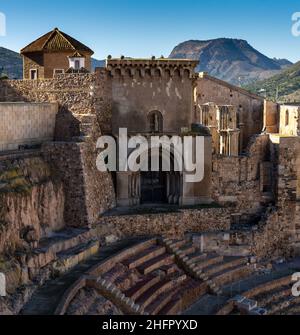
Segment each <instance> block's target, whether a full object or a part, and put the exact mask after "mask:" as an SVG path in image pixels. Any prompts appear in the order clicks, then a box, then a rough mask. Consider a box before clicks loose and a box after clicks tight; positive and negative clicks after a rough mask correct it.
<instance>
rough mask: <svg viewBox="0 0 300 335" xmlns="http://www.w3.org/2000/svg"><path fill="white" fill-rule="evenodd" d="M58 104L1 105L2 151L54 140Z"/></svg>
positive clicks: (0, 133) (0, 148)
mask: <svg viewBox="0 0 300 335" xmlns="http://www.w3.org/2000/svg"><path fill="white" fill-rule="evenodd" d="M56 114H57V104H54V103H53V104H49V103H0V151H3V150H16V149H18V148H19V146H20V145H24V144H38V143H42V142H45V141H52V140H53V138H54V130H55V120H56Z"/></svg>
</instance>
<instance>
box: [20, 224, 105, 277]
mask: <svg viewBox="0 0 300 335" xmlns="http://www.w3.org/2000/svg"><path fill="white" fill-rule="evenodd" d="M98 250H99V242H98V241H97V233H96V230H94V229H88V228H82V229H80V228H77V229H76V228H75V229H64V230H62V231H60V232H57V233H53V234H52V235H51V237H49V238H45V239H42V240H41V241H40V243H39V244H38V246H37V248H36V249H34V250H32V252H30V253H29V254H24V253H23V254H22V253H19V254H18V258H19V260H20V262H21V264H23V265H24V266H26V267H27V268H28V274H29V277H30V279H31V280H34V278H35V277H36V276H37V275H38V273H39V272H40V271H41V269H43V268H45V267H47V266H50V267H51V270H52V271H54V272H57V273H58V274H62V273H64V272H67V271H69V270H71V269H72V268H73V267H75V266H76V265H77V264H79V263H80V262H82V261H84V260H86V259H88V258H89V257H91V256H92V255H94V254H95V253H96V252H98Z"/></svg>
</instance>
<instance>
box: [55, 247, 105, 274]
mask: <svg viewBox="0 0 300 335" xmlns="http://www.w3.org/2000/svg"><path fill="white" fill-rule="evenodd" d="M99 248H100V243H99V241H89V242H87V243H82V244H80V245H78V246H76V247H74V248H71V249H69V250H66V251H62V252H61V253H59V254H57V257H58V260H57V261H55V262H54V264H53V268H54V270H55V271H57V272H58V273H59V274H63V273H66V272H68V271H70V270H71V269H72V268H74V267H75V266H76V265H78V264H79V263H81V262H83V261H85V260H87V259H88V258H90V257H92V256H93V255H95V254H96V253H97V252H98V251H99Z"/></svg>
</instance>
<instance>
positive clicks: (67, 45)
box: [21, 28, 94, 55]
mask: <svg viewBox="0 0 300 335" xmlns="http://www.w3.org/2000/svg"><path fill="white" fill-rule="evenodd" d="M70 50H71V51H74V52H87V53H89V54H91V55H92V54H93V53H94V52H93V51H92V50H91V49H90V48H88V47H87V46H85V45H84V44H82V43H81V42H79V41H77V40H76V39H74V38H73V37H71V36H69V35H67V34H66V33H64V32H62V31H60V30H59V29H58V28H55V29H54V30H52V31H50V32H49V33H47V34H45V35H43V36H42V37H40V38H38V39H37V40H35V41H34V42H32V43H30V44H29V45H27V46H26V47H25V48H23V49H22V50H21V54H25V53H31V52H43V51H49V52H52V51H70Z"/></svg>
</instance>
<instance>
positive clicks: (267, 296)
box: [217, 275, 300, 315]
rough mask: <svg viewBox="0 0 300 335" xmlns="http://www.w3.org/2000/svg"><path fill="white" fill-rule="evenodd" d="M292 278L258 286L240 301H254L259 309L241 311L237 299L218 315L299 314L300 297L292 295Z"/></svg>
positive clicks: (288, 277)
mask: <svg viewBox="0 0 300 335" xmlns="http://www.w3.org/2000/svg"><path fill="white" fill-rule="evenodd" d="M292 285H293V283H292V276H291V275H288V276H284V277H281V278H279V279H276V280H271V281H268V282H265V283H263V284H261V285H258V286H256V287H254V288H252V289H251V290H248V291H247V292H244V293H243V294H242V295H241V296H240V297H239V298H238V299H246V300H248V301H253V302H254V303H255V304H256V305H257V308H255V309H253V310H252V309H251V308H250V309H249V310H241V309H240V308H239V304H238V302H237V300H236V299H235V298H233V299H231V300H230V301H229V302H228V303H227V304H226V305H225V306H223V307H222V309H220V310H219V312H218V313H217V314H219V315H224V314H241V313H242V314H259V313H263V314H268V315H277V314H299V313H300V297H294V296H293V295H292Z"/></svg>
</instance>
